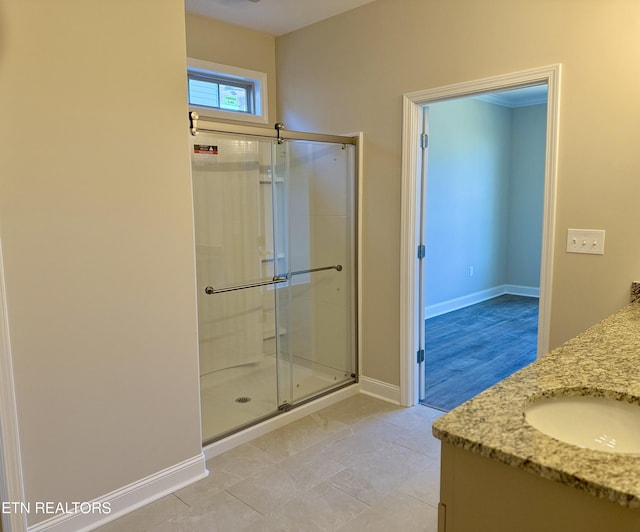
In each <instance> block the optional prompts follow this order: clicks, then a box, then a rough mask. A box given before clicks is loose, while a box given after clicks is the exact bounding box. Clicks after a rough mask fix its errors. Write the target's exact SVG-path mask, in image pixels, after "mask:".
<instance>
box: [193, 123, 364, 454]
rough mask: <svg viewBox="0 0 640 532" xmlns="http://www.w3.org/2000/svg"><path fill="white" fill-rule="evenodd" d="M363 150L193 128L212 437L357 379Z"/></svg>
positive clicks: (204, 381)
mask: <svg viewBox="0 0 640 532" xmlns="http://www.w3.org/2000/svg"><path fill="white" fill-rule="evenodd" d="M354 152H355V150H354V147H353V146H343V145H340V144H329V143H314V142H296V141H286V142H278V141H276V140H272V139H269V138H260V137H252V136H243V135H235V134H230V133H215V134H212V133H200V134H198V136H196V137H192V138H191V160H192V179H193V198H194V221H195V241H196V266H197V282H198V335H199V349H200V354H199V356H200V387H201V415H202V432H203V440H204V442H205V443H206V442H210V441H213V440H216V439H219V438H221V437H223V436H225V435H227V434H229V433H231V432H235V431H237V430H240V429H242V428H244V427H247V426H249V425H251V424H254V423H256V422H258V421H261V420H263V419H266V418H267V417H270V416H273V415H276V414H278V413H281V412H283V411H286V410H288V409H289V408H290V407H292V406H295V404H297V403H300V402H303V401H305V400H308V399H310V398H313V397H316V396H318V395H319V394H321V393H324V392H326V391H328V390H331V389H333V388H336V387H339V386H342V385H344V384H346V383H349V382H354V379H355V360H356V357H355V353H356V349H355V306H354V301H355V290H354V287H355V277H354V274H355V272H354V264H355V260H354V251H353V250H354V249H355V245H354V239H353V231H354V224H353V216H354V213H353V211H354V209H353V204H354V201H353V200H354V185H353V183H354V172H353V167H354V161H355V159H354V157H355V153H354Z"/></svg>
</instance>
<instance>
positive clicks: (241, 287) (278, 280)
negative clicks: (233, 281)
mask: <svg viewBox="0 0 640 532" xmlns="http://www.w3.org/2000/svg"><path fill="white" fill-rule="evenodd" d="M287 281H288V279H287V278H286V277H274V278H273V279H266V280H264V281H257V282H255V283H248V284H239V285H236V286H225V287H224V288H214V287H213V286H207V287H206V288H205V289H204V293H205V294H222V293H223V292H233V291H234V290H244V289H245V288H255V287H257V286H266V285H268V284H278V283H286V282H287Z"/></svg>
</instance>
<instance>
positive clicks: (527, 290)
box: [504, 284, 540, 297]
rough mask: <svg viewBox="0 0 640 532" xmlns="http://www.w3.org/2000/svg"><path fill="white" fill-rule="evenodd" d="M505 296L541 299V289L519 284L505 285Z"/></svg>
mask: <svg viewBox="0 0 640 532" xmlns="http://www.w3.org/2000/svg"><path fill="white" fill-rule="evenodd" d="M504 293H505V294H513V295H514V296H527V297H540V288H539V287H537V286H520V285H517V284H505V285H504Z"/></svg>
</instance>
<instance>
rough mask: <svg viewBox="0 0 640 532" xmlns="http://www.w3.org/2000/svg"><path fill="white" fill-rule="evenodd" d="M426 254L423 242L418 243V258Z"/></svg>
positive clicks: (420, 258) (422, 257)
mask: <svg viewBox="0 0 640 532" xmlns="http://www.w3.org/2000/svg"><path fill="white" fill-rule="evenodd" d="M426 255H427V248H426V247H425V245H424V244H419V245H418V260H422V259H424V258H425V257H426Z"/></svg>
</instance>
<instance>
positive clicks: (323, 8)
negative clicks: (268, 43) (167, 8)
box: [184, 0, 374, 36]
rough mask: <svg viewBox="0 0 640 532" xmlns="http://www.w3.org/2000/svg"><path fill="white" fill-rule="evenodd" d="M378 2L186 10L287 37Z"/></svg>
mask: <svg viewBox="0 0 640 532" xmlns="http://www.w3.org/2000/svg"><path fill="white" fill-rule="evenodd" d="M373 1H374V0H185V2H184V4H185V9H186V10H187V11H189V12H190V13H196V14H198V15H203V16H205V17H210V18H215V19H218V20H222V21H224V22H228V23H229V24H235V25H237V26H242V27H244V28H250V29H253V30H257V31H261V32H264V33H269V34H271V35H276V36H278V35H284V34H285V33H289V32H292V31H295V30H297V29H300V28H303V27H305V26H308V25H309V24H313V23H315V22H319V21H321V20H324V19H326V18H330V17H333V16H335V15H339V14H340V13H344V12H345V11H349V10H351V9H355V8H356V7H360V6H363V5H364V4H368V3H370V2H373Z"/></svg>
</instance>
